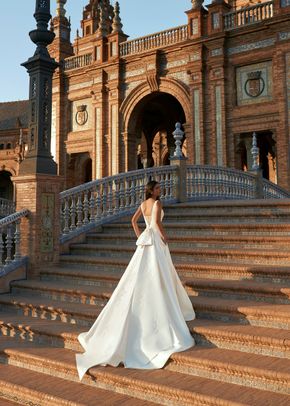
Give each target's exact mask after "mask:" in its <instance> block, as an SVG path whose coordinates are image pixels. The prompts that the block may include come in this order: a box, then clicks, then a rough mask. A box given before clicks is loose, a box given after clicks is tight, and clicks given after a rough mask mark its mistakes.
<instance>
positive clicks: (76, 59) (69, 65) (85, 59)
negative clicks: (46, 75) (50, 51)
mask: <svg viewBox="0 0 290 406" xmlns="http://www.w3.org/2000/svg"><path fill="white" fill-rule="evenodd" d="M92 62H93V54H92V53H90V54H85V55H79V56H71V57H69V58H66V59H65V60H64V70H66V71H68V70H72V69H79V68H83V67H84V66H88V65H90V64H91V63H92Z"/></svg>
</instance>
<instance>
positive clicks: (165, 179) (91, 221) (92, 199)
mask: <svg viewBox="0 0 290 406" xmlns="http://www.w3.org/2000/svg"><path fill="white" fill-rule="evenodd" d="M176 177H177V167H175V166H164V167H159V168H157V167H156V168H148V169H141V170H137V171H132V172H128V173H122V174H119V175H116V176H110V177H107V178H103V179H99V180H96V181H92V182H89V183H85V184H83V185H81V186H77V187H75V188H72V189H69V190H67V191H64V192H62V193H61V194H60V199H61V230H62V235H61V242H65V241H67V240H69V239H71V238H73V237H74V236H77V235H79V234H81V233H83V232H84V231H86V230H89V229H90V228H93V227H95V226H96V225H101V224H104V223H106V222H109V221H112V220H113V219H115V218H118V217H121V216H124V215H126V214H130V213H132V212H133V211H134V210H135V209H136V208H137V207H138V205H139V204H140V203H141V201H142V200H143V199H144V191H145V186H146V183H147V182H148V181H149V180H150V179H155V180H157V181H158V182H159V183H160V185H161V189H162V195H161V199H162V200H163V201H165V202H168V203H170V202H173V201H176V199H175V195H176V193H175V187H176Z"/></svg>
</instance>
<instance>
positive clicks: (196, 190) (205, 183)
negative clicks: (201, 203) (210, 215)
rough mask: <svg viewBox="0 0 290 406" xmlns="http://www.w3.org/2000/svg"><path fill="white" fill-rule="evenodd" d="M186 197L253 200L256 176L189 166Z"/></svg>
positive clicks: (225, 169) (228, 170)
mask: <svg viewBox="0 0 290 406" xmlns="http://www.w3.org/2000/svg"><path fill="white" fill-rule="evenodd" d="M187 197H188V199H189V200H205V199H206V200H210V199H254V198H255V197H256V176H255V175H254V174H251V173H249V172H242V171H239V170H237V169H231V168H223V167H217V166H214V167H213V166H194V165H190V166H188V167H187Z"/></svg>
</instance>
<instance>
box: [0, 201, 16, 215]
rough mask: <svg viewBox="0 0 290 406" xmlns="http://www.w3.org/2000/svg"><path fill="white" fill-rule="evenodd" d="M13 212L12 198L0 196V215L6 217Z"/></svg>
mask: <svg viewBox="0 0 290 406" xmlns="http://www.w3.org/2000/svg"><path fill="white" fill-rule="evenodd" d="M14 212H15V203H14V202H13V201H12V200H8V199H3V198H0V217H6V216H8V215H9V214H11V213H14Z"/></svg>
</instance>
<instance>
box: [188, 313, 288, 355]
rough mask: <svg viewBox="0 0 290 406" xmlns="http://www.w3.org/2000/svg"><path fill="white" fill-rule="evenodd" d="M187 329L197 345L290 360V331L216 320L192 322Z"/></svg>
mask: <svg viewBox="0 0 290 406" xmlns="http://www.w3.org/2000/svg"><path fill="white" fill-rule="evenodd" d="M188 326H189V329H190V331H191V333H192V335H193V337H194V339H195V341H196V344H197V345H204V346H206V347H207V346H211V347H218V348H223V349H228V350H237V351H241V352H245V353H247V354H248V353H250V354H258V355H268V356H271V357H280V358H284V359H290V331H289V330H283V329H274V328H269V327H257V326H252V325H250V324H247V325H243V324H239V323H234V322H223V321H214V320H193V321H191V322H189V323H188ZM247 358H248V355H245V359H247Z"/></svg>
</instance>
